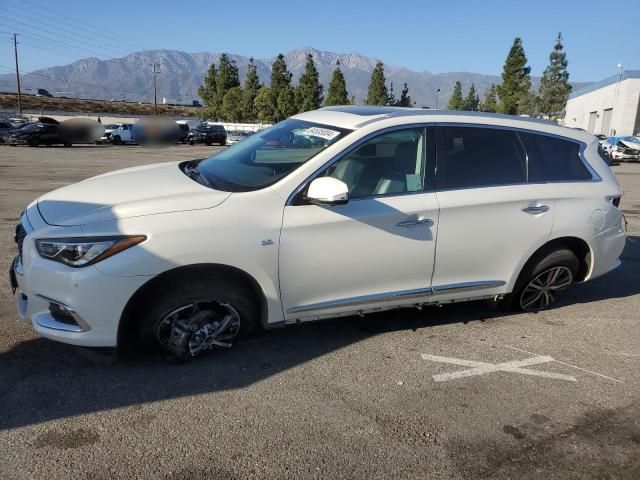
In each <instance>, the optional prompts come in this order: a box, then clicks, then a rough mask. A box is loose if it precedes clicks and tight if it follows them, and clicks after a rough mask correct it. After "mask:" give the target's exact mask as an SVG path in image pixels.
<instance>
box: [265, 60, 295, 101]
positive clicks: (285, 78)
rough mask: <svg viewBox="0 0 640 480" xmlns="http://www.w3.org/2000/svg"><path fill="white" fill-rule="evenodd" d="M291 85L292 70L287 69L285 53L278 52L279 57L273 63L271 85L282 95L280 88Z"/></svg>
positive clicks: (274, 90) (277, 93) (276, 92)
mask: <svg viewBox="0 0 640 480" xmlns="http://www.w3.org/2000/svg"><path fill="white" fill-rule="evenodd" d="M289 85H291V72H290V71H289V70H287V63H286V62H285V61H284V55H283V54H281V53H280V54H278V57H277V58H276V59H275V61H274V62H273V65H271V84H270V87H271V89H272V90H273V92H274V93H275V94H276V97H277V96H278V95H280V90H282V89H283V88H285V87H288V86H289Z"/></svg>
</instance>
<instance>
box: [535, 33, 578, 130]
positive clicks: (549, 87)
mask: <svg viewBox="0 0 640 480" xmlns="http://www.w3.org/2000/svg"><path fill="white" fill-rule="evenodd" d="M562 50H563V46H562V34H561V33H558V37H557V38H556V44H555V46H554V47H553V51H552V52H551V54H550V55H549V66H547V68H545V70H544V73H543V74H542V79H541V80H540V90H539V94H540V103H539V107H540V111H541V113H543V114H545V115H548V116H549V117H550V118H553V117H555V118H557V117H558V116H559V115H560V112H562V110H563V109H564V106H565V105H566V103H567V100H568V98H569V93H571V85H569V72H568V71H567V65H568V62H567V54H566V53H565V52H563V51H562Z"/></svg>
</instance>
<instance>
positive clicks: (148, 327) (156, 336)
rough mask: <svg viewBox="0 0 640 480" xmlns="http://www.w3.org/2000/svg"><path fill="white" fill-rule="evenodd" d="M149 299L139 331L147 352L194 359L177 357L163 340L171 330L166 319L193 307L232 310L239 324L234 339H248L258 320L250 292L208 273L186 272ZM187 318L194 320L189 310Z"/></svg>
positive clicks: (241, 285)
mask: <svg viewBox="0 0 640 480" xmlns="http://www.w3.org/2000/svg"><path fill="white" fill-rule="evenodd" d="M147 298H148V300H147V302H146V303H147V306H146V308H143V309H142V312H141V314H142V315H141V321H140V329H139V338H140V342H141V344H142V346H143V347H144V348H145V349H147V350H156V351H158V350H165V351H166V350H169V351H171V352H172V353H174V354H175V355H177V356H179V357H190V356H193V355H190V354H189V352H182V353H178V352H176V351H175V349H171V348H167V346H166V345H165V344H163V342H162V341H161V340H160V337H161V336H162V337H163V338H165V339H166V338H167V335H168V332H169V331H170V330H171V327H169V326H168V322H170V320H169V319H167V316H168V315H170V314H171V313H172V312H175V311H176V310H180V309H183V308H185V307H186V306H188V305H192V304H199V306H200V308H201V309H206V308H209V307H211V308H213V309H217V308H218V307H219V306H220V305H228V306H231V307H232V308H231V310H232V311H234V312H237V314H238V316H239V321H240V325H239V329H238V330H237V334H235V335H234V338H245V337H247V336H249V335H250V334H251V332H252V331H253V330H254V328H255V327H256V323H257V319H258V318H259V308H258V304H257V301H256V299H255V298H254V295H253V292H252V291H251V289H250V288H247V286H246V285H245V284H243V283H242V282H240V281H238V280H236V279H235V278H222V277H219V276H213V275H211V274H210V273H206V272H205V273H199V272H185V274H184V276H181V277H180V278H179V279H177V280H174V281H172V282H170V283H166V284H164V285H161V286H159V287H158V288H156V289H154V291H153V292H151V294H150V295H148V296H147ZM212 300H213V301H214V302H211V301H212ZM210 304H211V305H210ZM223 308H226V307H223ZM186 315H187V316H189V315H191V317H190V318H193V315H192V312H191V311H189V310H187V314H186ZM187 320H188V319H187Z"/></svg>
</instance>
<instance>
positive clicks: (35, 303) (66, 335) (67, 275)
mask: <svg viewBox="0 0 640 480" xmlns="http://www.w3.org/2000/svg"><path fill="white" fill-rule="evenodd" d="M25 223H27V224H28V221H27V222H25V221H24V220H23V225H25ZM38 233H39V230H35V231H33V230H29V231H28V233H27V235H26V237H24V239H23V240H22V255H21V256H19V257H17V258H16V260H15V261H14V263H13V265H12V272H13V276H14V278H15V285H14V286H15V287H16V306H17V311H18V315H19V317H20V319H22V320H23V321H25V322H27V323H29V324H30V325H31V326H32V327H33V329H34V330H35V331H36V332H38V333H39V334H40V335H42V336H43V337H47V338H50V339H52V340H58V341H60V342H64V343H70V344H73V345H80V346H87V347H115V346H116V345H117V340H118V326H119V323H120V318H121V316H122V312H123V310H124V308H125V306H126V304H127V302H128V301H129V299H130V298H131V296H132V295H133V294H134V293H135V292H136V291H137V290H138V289H139V288H140V287H141V286H142V285H144V284H145V283H146V282H147V281H148V280H149V279H150V278H151V276H131V277H117V276H107V275H104V274H103V273H101V272H100V270H98V269H97V268H96V267H95V266H94V265H91V266H88V267H83V268H71V267H68V266H66V265H62V264H60V263H57V262H54V261H51V260H46V259H44V258H42V257H40V255H38V253H37V252H36V250H35V245H34V241H33V237H34V236H35V235H37V234H38ZM41 235H42V234H41ZM12 283H13V282H12Z"/></svg>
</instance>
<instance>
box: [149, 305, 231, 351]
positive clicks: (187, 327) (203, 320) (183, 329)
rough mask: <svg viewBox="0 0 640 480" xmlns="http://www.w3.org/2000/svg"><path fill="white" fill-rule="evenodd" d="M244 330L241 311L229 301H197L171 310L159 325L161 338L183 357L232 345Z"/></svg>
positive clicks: (159, 339) (166, 345) (161, 340)
mask: <svg viewBox="0 0 640 480" xmlns="http://www.w3.org/2000/svg"><path fill="white" fill-rule="evenodd" d="M239 331H240V315H239V314H238V312H237V310H236V309H235V308H233V307H232V306H231V305H229V304H228V303H220V302H215V301H206V302H195V303H191V304H188V305H184V306H182V307H180V308H177V309H175V310H172V311H171V312H169V313H167V314H166V315H165V316H164V317H163V318H162V320H161V321H160V323H159V324H158V327H157V328H156V336H157V338H158V341H159V342H160V343H161V344H162V346H164V347H165V348H166V349H167V350H169V351H171V352H172V353H174V354H176V355H178V356H179V357H195V356H196V355H198V354H199V353H201V352H203V351H205V350H212V349H214V348H216V347H219V348H220V347H221V348H229V347H231V345H232V342H233V339H234V338H235V337H236V336H237V335H238V332H239Z"/></svg>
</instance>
